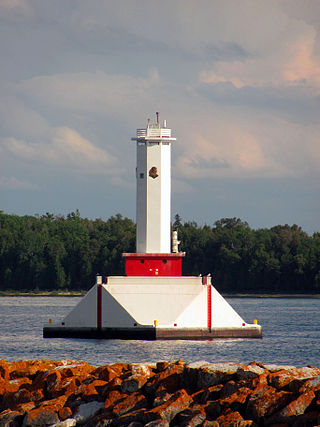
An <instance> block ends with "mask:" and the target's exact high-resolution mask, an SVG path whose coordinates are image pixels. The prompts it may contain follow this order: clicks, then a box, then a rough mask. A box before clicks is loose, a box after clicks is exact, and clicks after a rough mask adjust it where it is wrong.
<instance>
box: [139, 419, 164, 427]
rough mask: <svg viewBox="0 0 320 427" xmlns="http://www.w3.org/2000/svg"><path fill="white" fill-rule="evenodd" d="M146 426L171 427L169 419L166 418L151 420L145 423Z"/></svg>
mask: <svg viewBox="0 0 320 427" xmlns="http://www.w3.org/2000/svg"><path fill="white" fill-rule="evenodd" d="M144 427H169V423H168V421H164V420H160V419H159V420H155V421H150V422H149V423H147V424H145V425H144Z"/></svg>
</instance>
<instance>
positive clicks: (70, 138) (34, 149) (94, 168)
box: [2, 127, 119, 175]
mask: <svg viewBox="0 0 320 427" xmlns="http://www.w3.org/2000/svg"><path fill="white" fill-rule="evenodd" d="M2 151H4V153H5V154H6V153H7V154H8V153H9V154H11V155H13V156H14V157H17V158H20V159H21V160H23V161H27V162H29V163H31V164H33V165H34V166H36V165H39V166H46V167H51V168H57V169H65V170H70V169H72V170H73V172H78V173H81V174H82V173H86V174H97V175H100V174H102V175H104V174H112V173H119V171H118V172H117V168H116V166H117V164H116V160H115V158H114V157H113V156H111V155H110V154H108V153H107V152H106V151H105V150H102V149H100V148H98V147H96V146H95V145H94V144H93V143H92V142H90V141H88V140H87V139H85V138H84V137H83V136H81V135H80V134H79V133H78V132H77V131H75V130H73V129H70V128H68V127H60V128H57V129H55V130H54V131H53V137H52V139H51V140H49V141H46V142H44V141H42V142H28V141H24V140H18V139H15V138H4V139H3V141H2Z"/></svg>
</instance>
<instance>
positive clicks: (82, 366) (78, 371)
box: [53, 361, 95, 379]
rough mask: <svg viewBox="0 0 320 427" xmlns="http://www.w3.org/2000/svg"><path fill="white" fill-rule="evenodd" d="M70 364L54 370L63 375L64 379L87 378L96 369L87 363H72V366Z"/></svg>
mask: <svg viewBox="0 0 320 427" xmlns="http://www.w3.org/2000/svg"><path fill="white" fill-rule="evenodd" d="M68 362H69V361H65V363H63V364H62V365H60V366H56V367H55V368H54V369H53V371H56V372H59V373H60V374H61V378H62V379H64V378H70V377H77V378H80V379H81V378H86V377H87V376H88V374H90V373H91V372H93V371H94V370H95V367H94V366H92V365H89V363H87V362H73V363H72V362H71V363H70V364H69V363H68Z"/></svg>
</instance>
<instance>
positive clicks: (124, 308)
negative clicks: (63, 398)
mask: <svg viewBox="0 0 320 427" xmlns="http://www.w3.org/2000/svg"><path fill="white" fill-rule="evenodd" d="M99 286H101V288H100V289H99V290H98V287H99ZM139 330H140V332H139ZM54 331H55V332H54ZM68 331H69V333H70V335H68ZM70 331H72V334H71V332H70ZM77 331H78V332H77ZM81 331H82V333H83V335H85V336H86V337H88V336H90V334H92V333H93V331H98V332H100V335H101V337H105V338H116V337H117V331H118V332H119V338H122V337H125V338H127V337H128V335H130V334H132V335H133V338H134V337H139V336H140V335H142V336H143V335H144V334H143V331H145V332H146V337H147V339H157V338H158V339H161V338H162V339H170V338H171V339H181V338H187V339H193V338H196V339H204V338H208V337H222V336H227V337H228V336H229V337H237V336H238V337H244V336H252V337H261V336H262V329H261V326H259V325H255V324H247V323H246V322H245V321H244V320H243V319H242V318H241V317H240V316H239V315H238V313H236V311H235V310H234V309H233V308H232V307H231V306H230V304H229V303H228V302H227V301H226V300H225V299H224V298H223V297H222V296H221V295H220V294H219V292H218V291H217V290H216V289H215V288H214V287H213V286H212V285H211V284H208V285H203V284H202V278H201V277H197V276H179V277H132V276H131V277H127V276H111V277H108V278H107V283H106V284H103V285H94V286H93V287H92V288H91V289H90V290H89V292H88V293H87V294H86V295H85V296H84V297H83V299H82V300H81V301H80V302H79V303H78V305H77V306H76V307H75V308H74V309H73V310H72V311H71V312H70V313H69V314H68V315H67V316H66V317H65V318H64V319H63V320H62V321H61V322H59V323H55V324H47V325H45V328H44V336H57V335H52V334H54V333H57V334H58V333H59V334H60V335H58V336H75V334H77V333H79V334H78V335H77V336H81ZM90 331H91V332H90ZM102 332H103V333H102ZM93 335H95V334H93ZM98 335H99V334H98ZM95 337H96V336H95Z"/></svg>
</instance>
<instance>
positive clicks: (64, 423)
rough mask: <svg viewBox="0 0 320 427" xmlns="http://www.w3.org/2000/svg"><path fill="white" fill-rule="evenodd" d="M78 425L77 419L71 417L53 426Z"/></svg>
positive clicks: (68, 426)
mask: <svg viewBox="0 0 320 427" xmlns="http://www.w3.org/2000/svg"><path fill="white" fill-rule="evenodd" d="M76 425H77V420H75V419H74V418H69V419H68V420H65V421H61V422H60V423H57V424H53V426H51V427H74V426H76Z"/></svg>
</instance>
